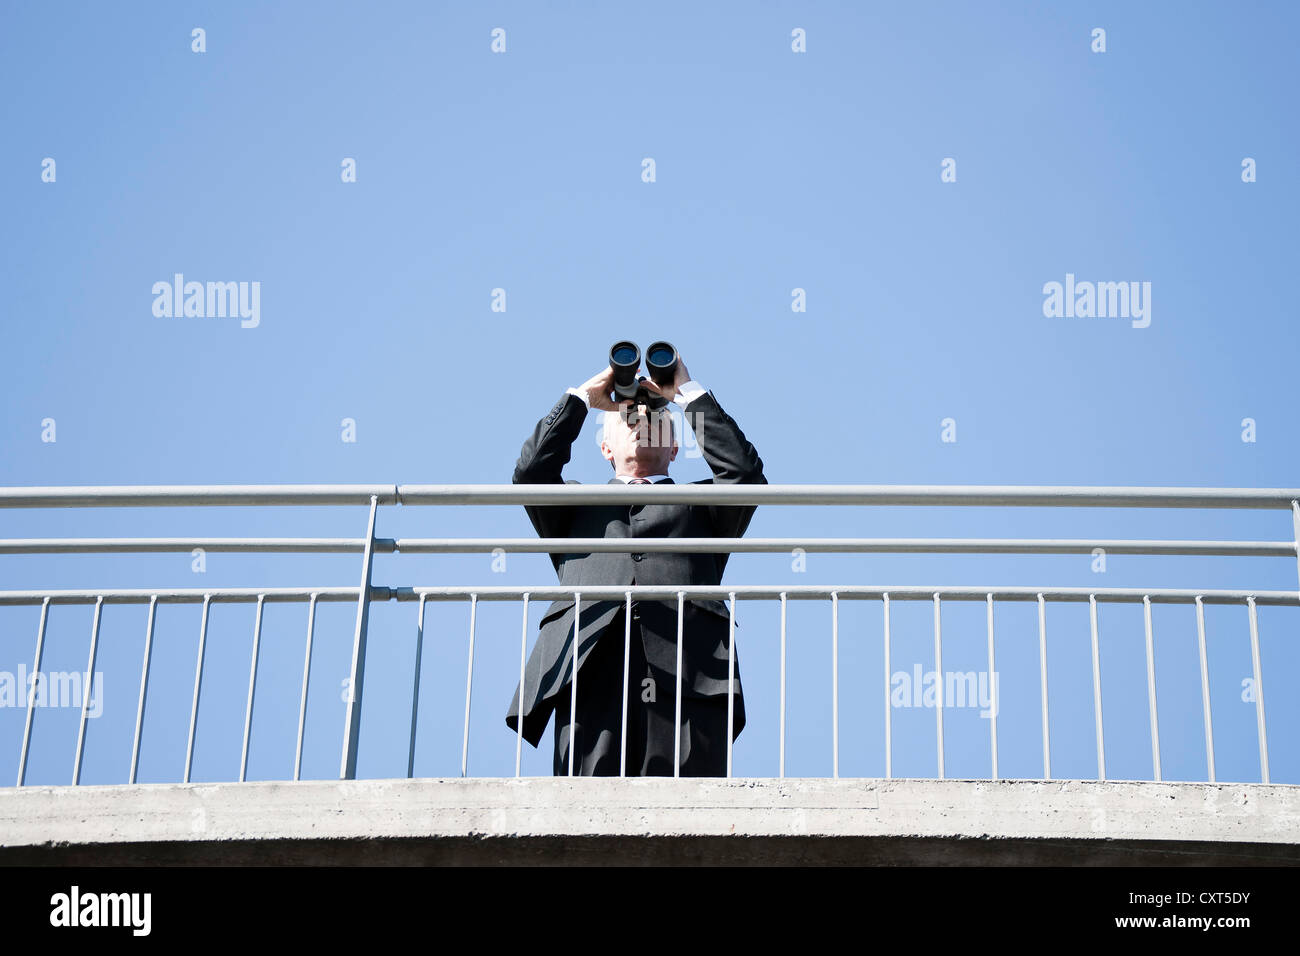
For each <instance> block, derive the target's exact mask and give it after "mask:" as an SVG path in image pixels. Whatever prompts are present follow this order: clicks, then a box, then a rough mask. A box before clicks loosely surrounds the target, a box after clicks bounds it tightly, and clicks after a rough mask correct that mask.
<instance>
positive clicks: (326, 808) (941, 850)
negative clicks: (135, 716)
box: [0, 778, 1300, 866]
mask: <svg viewBox="0 0 1300 956" xmlns="http://www.w3.org/2000/svg"><path fill="white" fill-rule="evenodd" d="M42 863H50V864H59V865H86V864H100V863H102V864H113V865H130V864H133V863H139V864H155V863H158V864H186V863H192V864H202V865H216V864H240V865H248V864H258V863H270V864H286V863H287V864H310V863H328V864H339V863H359V864H375V863H399V864H411V863H415V864H418V863H453V864H455V863H483V864H495V863H623V864H627V863H723V864H726V863H802V864H810V863H812V864H828V863H856V864H907V863H929V864H936V863H938V864H984V865H986V864H990V863H1019V864H1030V865H1035V864H1043V865H1063V864H1064V865H1072V864H1098V863H1100V864H1106V865H1117V864H1120V865H1122V864H1137V865H1154V864H1160V865H1182V864H1186V865H1198V866H1203V865H1215V864H1231V865H1248V864H1252V863H1258V864H1271V865H1278V864H1300V787H1296V786H1291V785H1261V784H1190V783H1097V782H1093V781H1059V782H1044V781H997V782H993V781H964V780H876V779H843V780H828V779H802V778H801V779H787V780H771V779H741V780H717V779H682V780H672V779H656V778H649V779H644V778H642V779H629V780H611V779H608V778H596V779H581V778H580V779H566V778H525V779H520V780H516V779H496V778H474V779H464V780H462V779H451V780H432V779H430V780H356V781H303V782H298V783H294V782H269V781H268V782H256V783H244V784H238V783H221V784H176V785H173V784H146V785H139V786H95V787H25V788H22V789H12V788H11V789H3V790H0V864H10V865H15V864H42Z"/></svg>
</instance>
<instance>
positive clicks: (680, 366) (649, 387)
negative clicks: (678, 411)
mask: <svg viewBox="0 0 1300 956" xmlns="http://www.w3.org/2000/svg"><path fill="white" fill-rule="evenodd" d="M690 380H691V373H690V372H688V371H686V360H685V359H683V358H682V354H681V353H680V352H678V353H677V370H676V374H675V375H674V376H673V384H672V385H668V386H664V387H663V388H660V387H659V386H658V385H656V384H655V383H654V382H652V381H650V379H646V380H645V387H646V391H648V392H654V393H655V394H656V395H662V396H663V397H664V398H666V399H668V401H670V402H671V401H672V400H673V399H674V398H675V397H676V396H677V393H678V392H680V391H681V390H682V386H683V385H685V384H686V383H687V382H689V381H690Z"/></svg>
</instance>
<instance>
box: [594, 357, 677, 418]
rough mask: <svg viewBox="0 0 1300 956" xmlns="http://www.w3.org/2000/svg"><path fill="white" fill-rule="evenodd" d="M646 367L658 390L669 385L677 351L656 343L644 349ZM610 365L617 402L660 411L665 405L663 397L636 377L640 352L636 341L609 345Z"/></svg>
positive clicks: (674, 372) (639, 362) (674, 376)
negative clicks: (652, 391) (651, 390)
mask: <svg viewBox="0 0 1300 956" xmlns="http://www.w3.org/2000/svg"><path fill="white" fill-rule="evenodd" d="M645 364H646V368H647V369H649V371H650V380H651V381H653V382H654V383H655V384H656V385H658V386H660V387H661V388H662V387H665V386H668V385H672V383H673V379H674V378H676V377H677V350H676V349H675V348H673V346H672V343H670V342H655V343H653V344H652V345H651V346H650V348H648V349H646V362H645ZM609 366H610V368H612V369H613V370H614V394H615V395H616V396H618V400H619V401H630V402H632V403H633V404H634V405H646V406H648V407H650V408H662V407H663V406H664V405H666V404H668V399H667V398H666V397H664V396H662V395H655V394H653V393H651V392H650V391H649V389H647V388H646V387H645V385H644V384H643V383H644V382H645V379H643V378H638V377H637V372H638V371H639V370H640V368H641V350H640V349H639V348H637V346H636V343H635V342H627V341H624V342H615V343H614V344H613V345H612V346H610V349H609Z"/></svg>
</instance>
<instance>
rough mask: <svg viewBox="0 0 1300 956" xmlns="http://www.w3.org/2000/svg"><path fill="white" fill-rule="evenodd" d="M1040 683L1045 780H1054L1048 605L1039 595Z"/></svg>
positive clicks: (1040, 593)
mask: <svg viewBox="0 0 1300 956" xmlns="http://www.w3.org/2000/svg"><path fill="white" fill-rule="evenodd" d="M1038 671H1039V674H1038V682H1039V686H1040V687H1041V688H1042V696H1043V779H1044V780H1051V779H1052V745H1051V736H1050V731H1049V728H1048V722H1047V603H1046V602H1045V601H1044V600H1043V595H1042V592H1041V591H1040V592H1039V594H1038Z"/></svg>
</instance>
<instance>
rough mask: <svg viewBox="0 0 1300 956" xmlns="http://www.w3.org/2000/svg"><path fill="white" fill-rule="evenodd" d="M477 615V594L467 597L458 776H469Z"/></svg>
mask: <svg viewBox="0 0 1300 956" xmlns="http://www.w3.org/2000/svg"><path fill="white" fill-rule="evenodd" d="M477 615H478V594H477V593H474V594H471V595H470V596H469V666H468V668H467V669H466V671H465V736H464V738H463V739H462V741H461V745H460V775H461V776H462V777H466V776H469V698H470V689H471V688H472V687H473V686H474V629H475V618H476V617H477Z"/></svg>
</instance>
